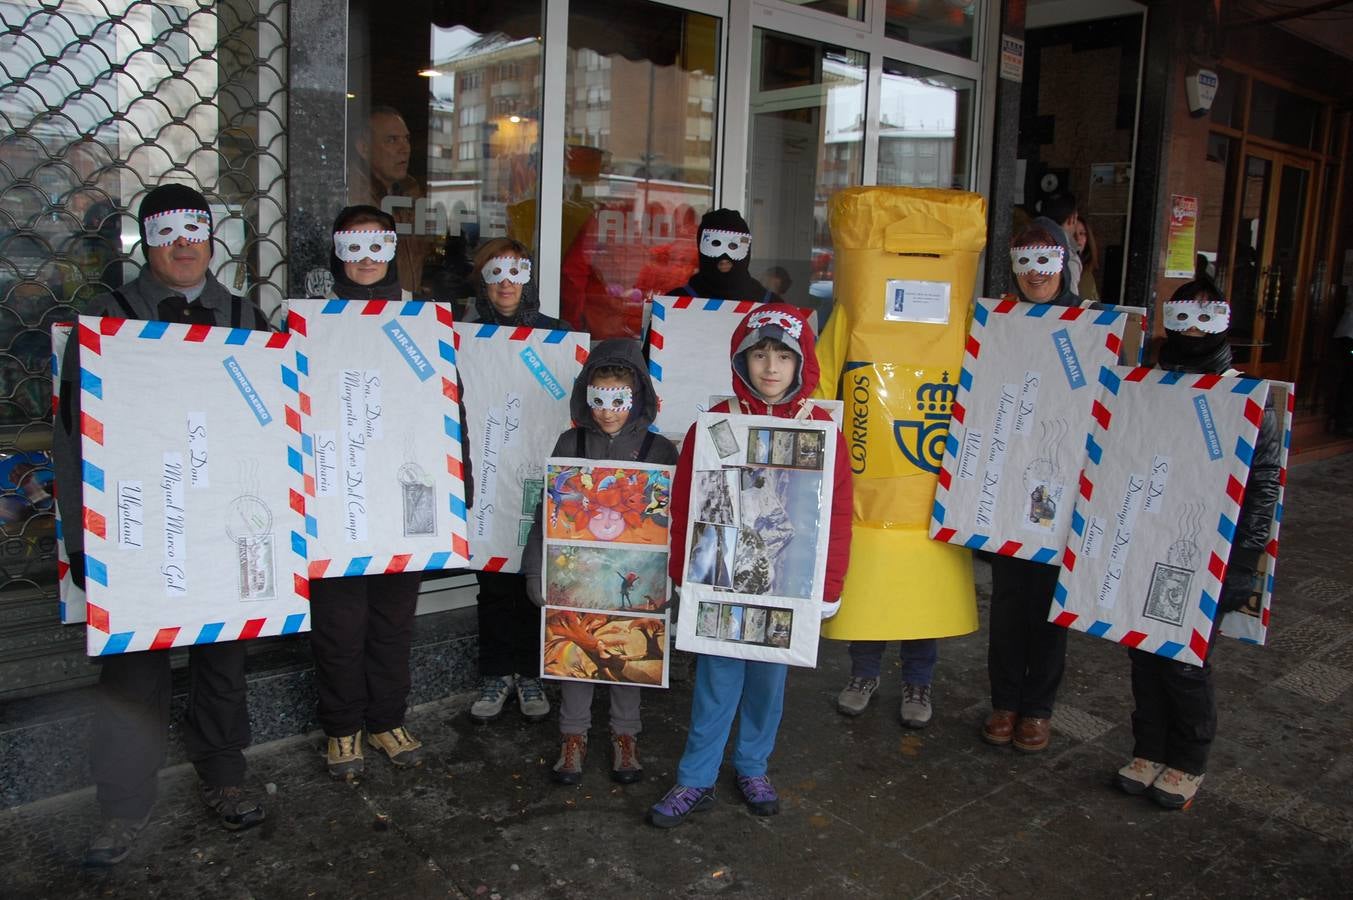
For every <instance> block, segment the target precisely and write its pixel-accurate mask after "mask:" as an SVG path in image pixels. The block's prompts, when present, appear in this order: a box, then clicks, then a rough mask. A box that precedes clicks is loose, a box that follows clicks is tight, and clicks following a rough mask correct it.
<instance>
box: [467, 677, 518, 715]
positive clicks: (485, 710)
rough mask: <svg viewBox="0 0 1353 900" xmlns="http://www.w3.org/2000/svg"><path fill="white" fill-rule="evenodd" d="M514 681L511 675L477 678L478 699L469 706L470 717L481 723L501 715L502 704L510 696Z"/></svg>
mask: <svg viewBox="0 0 1353 900" xmlns="http://www.w3.org/2000/svg"><path fill="white" fill-rule="evenodd" d="M515 683H516V677H515V676H513V675H485V676H484V677H483V678H481V679H479V699H478V700H476V701H475V702H474V703H473V704H471V706H470V718H471V719H474V720H475V721H476V722H481V723H482V722H492V721H493V720H494V719H496V718H498V717H499V716H500V715H502V714H503V704H504V703H506V702H507V698H508V697H510V696H512V687H513V685H514V684H515Z"/></svg>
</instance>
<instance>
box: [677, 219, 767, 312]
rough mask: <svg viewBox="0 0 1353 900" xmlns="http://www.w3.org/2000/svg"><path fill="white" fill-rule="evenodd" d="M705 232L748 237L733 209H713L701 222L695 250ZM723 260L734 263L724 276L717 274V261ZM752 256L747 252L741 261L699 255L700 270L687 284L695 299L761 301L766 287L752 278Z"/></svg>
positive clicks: (744, 226)
mask: <svg viewBox="0 0 1353 900" xmlns="http://www.w3.org/2000/svg"><path fill="white" fill-rule="evenodd" d="M707 230H717V231H737V232H741V233H743V234H751V232H752V230H751V229H750V228H748V227H747V221H746V220H745V219H743V218H742V215H741V214H740V213H738V211H737V210H735V209H714V210H710V211H709V212H707V213H705V214H704V216H702V217H701V219H700V230H699V232H698V233H697V234H696V237H695V243H696V247H697V248H698V247H699V245H700V239H701V237H703V236H704V233H705V232H706V231H707ZM720 259H726V260H728V261H730V262H731V263H732V264H733V268H732V269H730V270H729V271H728V272H727V273H724V272H720V271H719V260H720ZM751 266H752V255H751V254H750V253H748V254H747V255H746V256H744V257H743V258H742V259H733V258H732V257H731V256H728V255H726V254H725V255H723V256H718V257H713V256H705V255H704V254H703V253H702V254H700V269H699V271H697V272H696V273H695V275H694V277H692V278H691V280H690V283H689V284H687V285H686V287H687V288H689V289H690V290H691V291H693V292H694V294H695V296H697V297H710V298H714V299H718V300H763V299H765V296H766V287H765V285H763V284H762V283H761V282H759V281H757V280H756V279H755V278H753V277H752V273H751Z"/></svg>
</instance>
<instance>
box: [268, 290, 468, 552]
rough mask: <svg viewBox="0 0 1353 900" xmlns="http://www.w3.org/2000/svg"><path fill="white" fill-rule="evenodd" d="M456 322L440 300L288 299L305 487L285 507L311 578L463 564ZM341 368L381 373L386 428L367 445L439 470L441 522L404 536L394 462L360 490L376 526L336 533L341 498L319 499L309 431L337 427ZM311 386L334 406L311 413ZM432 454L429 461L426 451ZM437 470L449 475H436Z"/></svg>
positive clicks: (289, 381) (286, 373) (291, 374)
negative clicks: (298, 532) (297, 521)
mask: <svg viewBox="0 0 1353 900" xmlns="http://www.w3.org/2000/svg"><path fill="white" fill-rule="evenodd" d="M453 324H454V323H453V321H452V316H451V307H450V306H448V305H446V304H444V303H433V302H428V301H421V300H412V301H403V302H393V301H385V300H373V301H357V300H290V301H288V306H287V330H288V332H289V333H290V334H291V335H292V336H293V337H294V338H295V339H296V341H297V352H296V359H297V367H296V368H295V369H290V368H285V367H284V368H283V370H282V380H283V382H284V383H285V384H286V385H287V386H288V387H289V388H290V387H293V386H294V387H295V388H296V389H297V390H298V391H299V392H300V398H301V402H300V403H299V404H298V407H297V412H298V415H297V417H296V420H295V422H294V424H293V423H292V421H291V420H290V419H288V426H289V427H294V428H295V429H296V430H297V431H298V432H299V433H300V436H301V454H302V462H303V466H304V473H303V480H302V489H301V491H300V492H298V493H294V494H293V495H292V497H291V506H292V509H294V510H295V511H296V512H297V513H298V514H300V515H301V516H302V517H303V520H304V528H305V534H304V539H305V541H306V543H307V545H308V549H307V554H306V555H307V558H308V560H309V577H310V578H312V579H315V578H336V577H350V576H356V575H377V574H383V573H384V574H390V573H396V572H406V571H425V572H429V571H440V570H442V569H454V568H460V567H463V566H464V565H465V564H466V563H467V562H468V561H469V558H470V544H469V540H468V531H467V527H466V516H467V510H466V507H465V468H464V462H463V459H462V448H461V443H462V439H463V435H462V433H461V423H460V385H459V383H458V380H457V376H456V349H455V347H456V337H455V332H454V330H453ZM346 370H362V371H379V372H380V374H381V380H382V386H381V392H382V393H381V397H382V403H383V406H384V407H385V409H384V410H383V412H382V416H381V418H382V419H383V420H385V421H384V423H383V426H382V427H383V428H384V429H385V430H387V431H389V432H390V433H389V434H388V435H387V436H386V437H384V438H383V439H382V440H381V444H382V445H383V447H377V445H376V444H374V443H373V444H372V445H370V446H369V447H368V450H367V452H368V453H370V454H371V455H372V456H373V461H374V457H376V456H377V454H385V456H388V453H389V452H395V453H397V454H399V455H401V456H404V455H409V461H410V462H413V463H417V464H419V465H420V466H424V465H425V466H436V467H437V468H438V469H440V472H439V477H437V478H435V479H434V480H435V482H436V483H437V484H438V485H441V486H443V487H444V490H441V492H440V500H439V503H440V514H439V515H437V516H436V521H437V522H446V523H448V524H447V526H446V527H443V526H442V525H440V524H439V525H436V526H435V532H434V533H432V534H426V535H423V534H419V535H415V536H412V537H409V536H406V535H405V534H404V529H403V528H402V527H400V525H399V522H400V520H401V517H402V515H403V513H402V504H403V502H404V499H403V496H402V493H401V491H400V490H399V485H398V484H396V482H395V478H394V470H393V469H392V470H391V472H390V478H389V479H387V480H388V482H389V483H388V484H387V485H385V486H384V487H383V488H381V489H380V490H378V491H375V492H373V494H371V495H366V496H365V497H364V499H365V503H364V504H363V506H364V509H363V513H364V515H366V516H368V517H369V521H370V523H371V524H372V525H374V526H376V527H372V528H368V529H367V534H366V535H365V537H361V538H359V539H357V540H353V541H349V540H348V539H347V536H346V535H344V534H343V530H344V527H345V525H344V518H343V515H344V513H343V507H344V502H345V501H344V498H343V496H341V495H334V496H332V497H326V496H319V491H318V487H317V482H316V465H317V459H316V447H315V442H316V438H315V435H316V433H317V432H318V431H325V430H329V431H338V430H340V429H341V423H340V422H339V419H340V415H339V408H338V406H337V405H336V401H337V385H338V380H339V378H340V376H341V374H342V373H343V372H344V371H346ZM318 391H324V392H326V395H327V394H329V392H331V391H332V397H331V398H329V397H326V401H327V400H328V399H332V400H333V401H334V403H329V404H328V406H327V408H326V409H325V411H324V413H323V414H320V413H318V412H317V407H318V406H319V401H317V400H316V399H315V396H316V392H318ZM391 407H392V408H393V414H390V412H391V410H390V408H391ZM372 448H376V449H372ZM434 455H435V457H436V458H435V460H433V459H431V458H429V457H432V456H434ZM382 458H384V457H382ZM369 471H370V470H368V474H369ZM443 473H444V474H445V476H446V477H440V475H441V474H443ZM317 511H318V512H317ZM382 523H384V524H382ZM391 523H394V524H393V526H391Z"/></svg>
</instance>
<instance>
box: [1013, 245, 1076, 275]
mask: <svg viewBox="0 0 1353 900" xmlns="http://www.w3.org/2000/svg"><path fill="white" fill-rule="evenodd" d="M1062 263H1063V259H1062V248H1061V247H1058V246H1056V245H1054V244H1039V245H1037V246H1034V247H1011V248H1010V268H1011V269H1013V270H1014V272H1015V274H1016V275H1027V274H1029V273H1030V272H1034V273H1037V274H1039V275H1056V274H1057V273H1058V272H1060V271H1062Z"/></svg>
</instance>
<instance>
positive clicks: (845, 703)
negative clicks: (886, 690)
mask: <svg viewBox="0 0 1353 900" xmlns="http://www.w3.org/2000/svg"><path fill="white" fill-rule="evenodd" d="M878 689H879V680H878V679H877V678H856V677H855V676H854V675H852V676H850V683H849V684H847V685H846V688H845V690H843V691H842V692H841V693H839V694H837V695H836V711H837V712H839V713H840V714H841V715H843V716H858V715H859V714H860V713H862V712H864V711H865V709H866V708H868V706H869V700H870V699H871V698H872V697H873V696H874V691H876V690H878Z"/></svg>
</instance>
